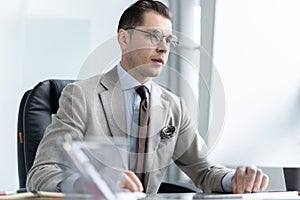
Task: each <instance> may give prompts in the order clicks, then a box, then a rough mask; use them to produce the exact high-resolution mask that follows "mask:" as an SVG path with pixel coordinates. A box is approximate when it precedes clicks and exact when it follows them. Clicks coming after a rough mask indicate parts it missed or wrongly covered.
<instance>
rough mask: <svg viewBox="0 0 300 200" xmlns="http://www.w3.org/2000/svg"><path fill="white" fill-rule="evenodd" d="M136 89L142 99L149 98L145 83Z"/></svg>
mask: <svg viewBox="0 0 300 200" xmlns="http://www.w3.org/2000/svg"><path fill="white" fill-rule="evenodd" d="M135 91H136V92H137V93H138V95H139V96H140V97H141V99H147V95H146V87H145V86H144V85H141V86H139V87H138V88H136V89H135Z"/></svg>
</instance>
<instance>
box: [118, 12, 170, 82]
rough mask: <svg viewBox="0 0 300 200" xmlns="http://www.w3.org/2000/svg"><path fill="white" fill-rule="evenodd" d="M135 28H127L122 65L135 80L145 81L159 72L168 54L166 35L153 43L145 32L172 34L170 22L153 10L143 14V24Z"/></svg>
mask: <svg viewBox="0 0 300 200" xmlns="http://www.w3.org/2000/svg"><path fill="white" fill-rule="evenodd" d="M135 28H136V29H131V30H128V32H129V33H130V36H129V42H128V46H127V50H126V52H123V53H124V54H123V56H122V66H123V67H124V68H125V70H126V71H127V72H129V73H130V74H132V75H133V76H134V77H135V78H136V79H137V80H139V81H140V82H145V81H147V80H149V79H150V78H151V77H156V76H158V75H159V74H160V72H161V69H162V67H163V66H164V65H165V64H166V62H167V60H168V55H169V46H168V45H167V44H166V40H165V39H166V37H164V39H163V41H162V42H158V43H157V44H155V43H153V40H151V36H150V34H149V33H147V32H153V31H155V30H159V31H161V33H162V34H163V35H164V36H169V35H171V34H172V23H171V21H170V20H169V19H167V18H165V17H163V16H161V15H159V14H157V13H155V12H147V13H145V14H144V24H143V25H142V26H138V27H135ZM145 31H146V32H145Z"/></svg>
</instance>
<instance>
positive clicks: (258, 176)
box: [252, 169, 263, 192]
mask: <svg viewBox="0 0 300 200" xmlns="http://www.w3.org/2000/svg"><path fill="white" fill-rule="evenodd" d="M262 178H263V172H262V170H261V169H257V170H256V175H255V181H254V183H253V187H252V191H253V192H258V190H259V188H260V185H261V183H262Z"/></svg>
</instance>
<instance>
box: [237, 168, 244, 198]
mask: <svg viewBox="0 0 300 200" xmlns="http://www.w3.org/2000/svg"><path fill="white" fill-rule="evenodd" d="M245 173H246V168H245V167H243V166H240V167H238V168H237V169H236V172H235V179H236V180H235V181H236V189H235V191H234V193H237V194H241V193H244V190H245Z"/></svg>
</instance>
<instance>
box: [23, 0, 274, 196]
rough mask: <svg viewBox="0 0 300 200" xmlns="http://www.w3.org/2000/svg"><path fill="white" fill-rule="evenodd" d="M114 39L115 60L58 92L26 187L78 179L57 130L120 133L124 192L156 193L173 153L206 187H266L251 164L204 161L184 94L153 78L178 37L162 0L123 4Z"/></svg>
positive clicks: (80, 136)
mask: <svg viewBox="0 0 300 200" xmlns="http://www.w3.org/2000/svg"><path fill="white" fill-rule="evenodd" d="M118 43H119V45H120V48H121V50H122V57H121V61H120V62H119V64H118V65H117V66H115V67H114V68H113V69H111V70H110V71H108V72H107V73H105V74H101V75H96V76H94V77H92V78H90V79H87V80H82V81H78V82H76V83H72V84H70V85H68V86H66V88H65V89H64V91H63V92H62V95H61V98H60V108H59V110H58V111H57V114H56V115H53V117H52V123H51V124H50V125H49V126H48V128H47V129H46V132H45V135H44V138H43V139H42V141H41V143H40V145H39V148H38V151H37V155H36V159H35V162H34V165H33V167H32V168H31V170H30V172H29V175H28V177H27V187H28V189H35V190H48V191H61V190H63V191H64V190H67V189H64V188H68V187H72V188H73V189H74V188H77V186H78V185H80V184H81V183H82V177H81V176H80V175H79V174H78V173H75V172H74V171H73V170H72V169H71V168H69V167H68V166H67V165H66V164H65V160H64V159H63V158H61V156H60V152H59V150H58V149H57V146H56V140H57V138H58V137H59V136H62V135H64V134H71V136H72V137H73V139H77V140H84V139H85V138H86V137H88V136H92V135H97V136H107V137H123V138H126V141H128V154H129V159H128V163H126V165H127V166H126V169H125V170H124V171H123V180H122V187H123V188H124V189H129V190H130V191H144V192H146V193H156V192H157V191H158V188H159V185H160V183H161V181H162V179H163V176H164V173H165V170H166V167H167V166H168V164H169V163H170V162H171V161H172V160H173V161H174V162H175V164H176V165H177V166H178V167H179V168H180V169H181V170H183V171H184V172H185V173H186V174H187V175H188V176H189V177H190V178H191V179H192V181H193V182H194V184H195V185H196V186H197V187H199V188H201V189H202V190H203V191H205V192H233V193H244V192H257V191H259V190H264V189H265V188H266V186H267V184H268V177H267V175H266V174H264V173H263V172H262V170H261V169H258V168H256V167H255V166H240V167H238V168H237V169H236V170H231V169H227V168H225V167H224V166H222V165H213V164H210V163H209V162H208V161H207V160H206V146H205V142H204V141H203V139H202V138H201V136H200V135H199V133H198V131H197V129H196V126H195V124H193V123H192V121H193V120H192V119H191V117H190V116H189V113H188V110H187V108H186V106H185V102H184V100H183V99H182V98H180V97H177V96H176V95H174V94H173V93H171V92H169V91H167V90H165V89H163V88H161V87H160V86H158V85H157V84H155V83H154V82H152V78H153V77H156V76H158V75H159V74H160V72H161V70H162V69H163V67H164V65H165V64H166V62H167V60H168V55H169V52H170V49H171V48H173V47H175V46H176V45H177V43H178V41H177V37H176V36H175V35H173V33H172V22H171V13H170V11H169V9H168V8H167V7H166V6H165V5H164V4H163V3H161V2H159V1H152V0H140V1H137V2H136V3H134V4H132V5H131V6H130V7H128V8H127V9H126V10H125V11H124V13H123V14H122V16H121V18H120V20H119V25H118ZM100 64H101V63H99V65H100ZM65 174H67V178H66V176H65Z"/></svg>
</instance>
